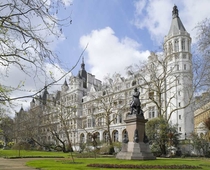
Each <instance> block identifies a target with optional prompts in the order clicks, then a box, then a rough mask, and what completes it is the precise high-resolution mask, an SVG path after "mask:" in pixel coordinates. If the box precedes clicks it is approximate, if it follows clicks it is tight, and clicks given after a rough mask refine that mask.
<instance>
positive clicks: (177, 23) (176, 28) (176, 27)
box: [168, 5, 186, 36]
mask: <svg viewBox="0 0 210 170" xmlns="http://www.w3.org/2000/svg"><path fill="white" fill-rule="evenodd" d="M185 31H186V29H185V27H184V25H183V24H182V21H181V20H180V18H179V10H178V8H177V6H176V5H174V7H173V10H172V22H171V27H170V30H169V33H168V36H172V35H177V34H179V33H180V32H185Z"/></svg>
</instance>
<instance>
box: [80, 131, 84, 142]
mask: <svg viewBox="0 0 210 170" xmlns="http://www.w3.org/2000/svg"><path fill="white" fill-rule="evenodd" d="M80 142H81V143H85V135H84V134H83V133H82V134H81V135H80Z"/></svg>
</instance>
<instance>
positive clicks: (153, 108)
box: [149, 106, 155, 118]
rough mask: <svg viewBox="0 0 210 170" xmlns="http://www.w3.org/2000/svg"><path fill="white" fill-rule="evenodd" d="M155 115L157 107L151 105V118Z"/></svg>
mask: <svg viewBox="0 0 210 170" xmlns="http://www.w3.org/2000/svg"><path fill="white" fill-rule="evenodd" d="M154 117H155V107H154V106H153V107H149V118H154Z"/></svg>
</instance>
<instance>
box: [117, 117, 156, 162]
mask: <svg viewBox="0 0 210 170" xmlns="http://www.w3.org/2000/svg"><path fill="white" fill-rule="evenodd" d="M124 121H125V122H126V131H127V134H128V143H122V149H121V151H120V152H119V153H118V154H117V156H116V158H117V159H129V160H154V159H156V157H155V156H153V154H152V152H151V150H150V148H149V144H148V143H145V123H146V122H147V120H146V119H144V117H143V116H141V115H129V116H128V117H127V119H126V120H124ZM136 129H137V133H138V134H137V136H138V140H136V141H135V140H134V138H135V130H136Z"/></svg>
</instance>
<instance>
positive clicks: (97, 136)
mask: <svg viewBox="0 0 210 170" xmlns="http://www.w3.org/2000/svg"><path fill="white" fill-rule="evenodd" d="M93 137H94V139H95V141H96V142H99V141H100V133H99V132H96V133H94V134H93Z"/></svg>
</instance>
